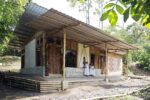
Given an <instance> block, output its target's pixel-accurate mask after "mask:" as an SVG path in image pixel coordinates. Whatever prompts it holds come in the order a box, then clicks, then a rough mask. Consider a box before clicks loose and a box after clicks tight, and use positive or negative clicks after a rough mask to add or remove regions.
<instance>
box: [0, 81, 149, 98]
mask: <svg viewBox="0 0 150 100" xmlns="http://www.w3.org/2000/svg"><path fill="white" fill-rule="evenodd" d="M148 84H150V79H130V80H126V81H119V82H113V83H104V84H101V85H99V86H79V87H76V88H72V89H68V90H66V91H64V92H57V93H47V94H41V93H36V92H29V91H22V90H18V89H12V88H9V87H5V86H3V85H1V86H0V100H12V99H18V100H81V99H82V100H83V99H84V100H85V99H86V100H89V99H96V100H98V99H99V98H106V97H113V96H116V95H120V96H121V95H125V94H131V93H132V92H134V91H139V90H140V89H143V88H145V86H147V85H148ZM131 96H132V97H134V98H135V97H136V96H133V95H131ZM131 96H130V97H131ZM126 98H127V97H126ZM136 98H137V97H136ZM108 100H109V99H108ZM110 100H138V99H110ZM139 100H140V99H139Z"/></svg>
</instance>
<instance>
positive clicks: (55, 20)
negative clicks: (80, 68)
mask: <svg viewBox="0 0 150 100" xmlns="http://www.w3.org/2000/svg"><path fill="white" fill-rule="evenodd" d="M29 5H30V4H29ZM29 9H30V10H29ZM22 20H23V22H24V21H25V22H26V23H25V24H24V25H25V26H21V28H24V27H25V28H26V27H27V29H25V30H22V29H20V25H19V26H18V27H17V28H16V30H15V32H18V30H19V31H23V32H20V34H23V36H24V35H29V34H30V33H32V30H36V31H40V30H47V31H49V32H51V31H54V30H62V29H63V28H66V31H67V38H68V39H72V40H75V41H77V42H80V43H84V44H86V45H94V46H96V47H98V48H101V49H104V48H105V43H107V44H108V49H110V50H127V49H137V48H136V47H134V46H132V45H129V44H127V43H125V42H123V41H120V40H118V39H116V38H114V37H112V36H110V35H108V34H107V33H105V32H104V31H102V30H100V29H98V28H95V27H93V26H91V25H88V24H86V23H84V22H81V21H79V20H77V19H75V18H73V17H70V16H68V15H66V14H64V13H61V12H59V11H57V10H55V9H50V10H48V11H47V10H46V9H44V10H41V8H39V6H37V5H36V6H35V4H34V5H33V4H31V5H30V6H29V7H27V10H26V12H25V13H24V15H23V19H22ZM29 30H31V31H30V32H26V31H29ZM62 33H63V30H62V31H58V32H57V33H55V34H54V35H55V36H56V37H61V38H62Z"/></svg>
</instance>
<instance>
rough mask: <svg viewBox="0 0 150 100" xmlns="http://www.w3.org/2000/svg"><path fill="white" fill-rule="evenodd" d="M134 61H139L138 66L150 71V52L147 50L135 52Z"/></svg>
mask: <svg viewBox="0 0 150 100" xmlns="http://www.w3.org/2000/svg"><path fill="white" fill-rule="evenodd" d="M149 49H150V47H149ZM132 57H133V61H138V62H139V64H138V67H139V68H141V69H144V70H148V71H150V54H149V53H148V52H146V51H139V52H133V54H132Z"/></svg>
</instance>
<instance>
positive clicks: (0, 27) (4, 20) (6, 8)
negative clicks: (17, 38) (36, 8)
mask: <svg viewBox="0 0 150 100" xmlns="http://www.w3.org/2000/svg"><path fill="white" fill-rule="evenodd" d="M27 2H28V0H0V54H1V55H2V54H3V53H4V52H5V50H6V47H7V45H8V42H9V41H10V39H12V38H14V36H13V29H14V28H15V25H16V23H17V21H18V20H19V17H20V15H21V14H22V12H23V10H24V6H25V4H26V3H27Z"/></svg>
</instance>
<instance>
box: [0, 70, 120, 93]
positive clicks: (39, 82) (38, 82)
mask: <svg viewBox="0 0 150 100" xmlns="http://www.w3.org/2000/svg"><path fill="white" fill-rule="evenodd" d="M103 77H104V76H101V77H80V78H65V83H64V85H65V86H66V87H67V89H69V88H73V87H78V86H99V85H101V84H104V83H105V82H104V80H103V79H104V78H103ZM109 78H110V79H111V81H121V80H122V78H121V77H120V76H111V77H109ZM0 80H1V81H0V83H2V84H4V85H7V86H9V87H14V88H18V89H23V90H30V91H34V92H40V93H47V92H52V91H53V92H56V91H61V90H62V88H63V87H62V86H64V85H62V84H63V83H62V82H63V78H62V77H60V76H58V75H57V76H56V75H55V76H51V77H40V76H34V75H23V74H20V73H12V72H0Z"/></svg>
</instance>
